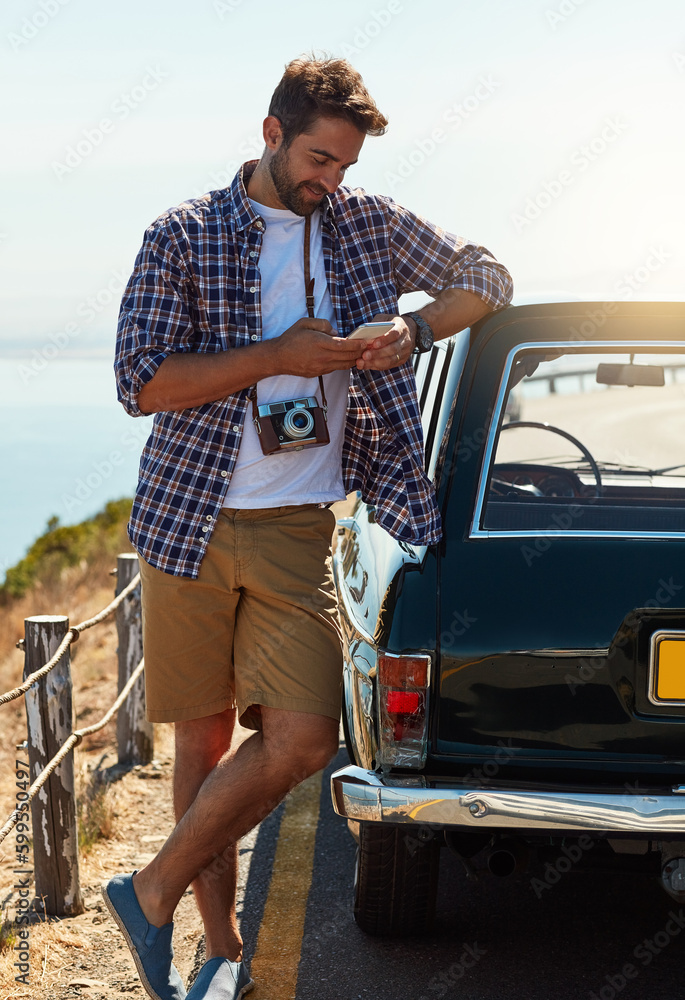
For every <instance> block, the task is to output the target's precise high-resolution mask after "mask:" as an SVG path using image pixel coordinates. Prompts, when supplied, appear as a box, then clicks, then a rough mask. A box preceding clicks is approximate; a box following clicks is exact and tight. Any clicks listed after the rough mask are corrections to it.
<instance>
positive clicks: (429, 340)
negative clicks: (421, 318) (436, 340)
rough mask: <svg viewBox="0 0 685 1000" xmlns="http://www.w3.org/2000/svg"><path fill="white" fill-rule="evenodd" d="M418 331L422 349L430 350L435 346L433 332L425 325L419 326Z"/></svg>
mask: <svg viewBox="0 0 685 1000" xmlns="http://www.w3.org/2000/svg"><path fill="white" fill-rule="evenodd" d="M418 332H419V344H420V347H421V351H422V352H423V351H430V349H431V347H432V346H433V334H432V333H431V331H430V330H429V329H427V328H426V327H425V326H423V325H422V326H421V327H420V328H419V331H418Z"/></svg>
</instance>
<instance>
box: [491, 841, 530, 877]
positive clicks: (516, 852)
mask: <svg viewBox="0 0 685 1000" xmlns="http://www.w3.org/2000/svg"><path fill="white" fill-rule="evenodd" d="M528 856H529V852H528V848H527V846H526V845H525V844H524V843H523V841H520V840H500V841H499V843H498V845H497V847H496V848H495V849H494V850H492V851H491V852H490V854H489V856H488V869H489V871H490V872H491V873H492V874H493V875H496V876H497V877H498V878H507V877H508V876H509V875H513V874H514V872H522V871H525V870H526V868H527V867H528Z"/></svg>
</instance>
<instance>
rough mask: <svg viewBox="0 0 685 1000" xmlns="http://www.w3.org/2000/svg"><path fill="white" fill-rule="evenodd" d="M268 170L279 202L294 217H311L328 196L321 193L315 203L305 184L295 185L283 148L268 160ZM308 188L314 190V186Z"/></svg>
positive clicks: (285, 150) (325, 192) (323, 192)
mask: <svg viewBox="0 0 685 1000" xmlns="http://www.w3.org/2000/svg"><path fill="white" fill-rule="evenodd" d="M268 170H269V174H270V176H271V180H272V182H273V186H274V188H275V189H276V194H277V195H278V198H279V201H280V202H281V203H282V204H283V205H285V207H286V208H287V209H289V210H290V211H291V212H294V213H295V215H311V214H312V212H315V211H316V209H317V208H319V206H320V205H321V203H322V202H323V200H324V198H325V197H326V195H327V194H328V192H327V191H322V192H321V197H320V198H319V199H318V201H317V200H316V198H314V197H313V196H312V195H311V194H310V193H309V191H308V190H307V186H306V184H305V182H300V183H299V184H296V183H295V181H294V180H293V176H292V173H291V172H290V163H289V160H288V153H287V149H286V148H284V147H283V146H281V148H280V149H278V150H277V151H276V152H275V153H274V155H273V156H272V157H271V159H270V160H269V164H268ZM310 187H312V189H313V190H316V187H315V185H310ZM317 193H318V192H317Z"/></svg>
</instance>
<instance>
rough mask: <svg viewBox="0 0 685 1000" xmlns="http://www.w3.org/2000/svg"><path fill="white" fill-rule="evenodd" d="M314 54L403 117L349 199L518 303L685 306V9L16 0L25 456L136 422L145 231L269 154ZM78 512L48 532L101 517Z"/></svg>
mask: <svg viewBox="0 0 685 1000" xmlns="http://www.w3.org/2000/svg"><path fill="white" fill-rule="evenodd" d="M312 50H314V51H316V52H319V53H322V52H325V53H329V54H331V55H334V56H341V57H345V58H348V59H349V60H350V62H352V64H353V65H354V66H355V67H356V68H357V69H358V70H359V71H360V72H361V74H362V76H363V78H364V81H365V83H366V85H367V87H368V89H369V91H370V92H371V94H372V95H373V97H374V99H375V100H376V102H377V104H378V106H379V108H380V109H381V110H382V111H383V113H384V114H385V115H386V116H387V117H388V119H389V123H390V125H389V129H388V132H387V134H386V135H385V136H382V137H380V138H372V137H369V138H367V140H366V141H365V144H364V147H363V149H362V153H361V156H360V159H359V162H358V164H356V165H355V166H353V167H352V168H351V169H350V170H349V171H348V174H347V177H346V183H348V184H351V185H352V186H360V187H363V188H365V189H366V190H368V191H371V192H374V193H382V194H388V195H391V196H392V197H393V198H395V199H396V200H397V201H398V202H400V203H402V204H404V205H406V206H407V207H408V208H410V209H412V210H413V211H415V212H418V213H420V214H422V215H424V216H426V217H427V218H429V219H430V220H431V221H433V222H436V223H439V224H440V225H442V226H444V227H445V228H446V229H448V230H450V231H452V232H454V233H457V234H459V235H463V236H466V237H469V238H470V239H473V240H476V241H477V242H479V243H481V244H482V245H484V246H485V247H487V248H488V249H489V250H490V251H491V252H492V253H493V254H494V255H495V256H496V257H498V258H499V259H500V260H502V261H503V262H504V263H505V264H506V265H507V266H508V268H509V270H510V271H511V272H512V275H513V277H514V282H515V288H516V297H517V299H518V300H519V301H530V300H535V299H536V298H538V297H545V298H549V297H555V296H556V297H561V298H574V299H600V300H607V299H615V298H618V299H622V300H626V299H683V298H685V267H684V266H683V265H684V263H685V260H684V256H685V251H684V250H683V246H682V241H681V238H680V237H681V234H682V233H683V232H685V200H684V199H683V193H682V186H683V177H685V142H683V138H682V130H683V117H684V116H683V107H684V103H685V102H684V98H685V7H684V6H683V3H682V0H652V2H651V3H649V4H647V3H645V2H643V0H421V2H419V0H347V2H346V3H345V4H335V5H333V4H324V3H322V2H321V0H317V2H313V0H292V2H290V3H287V4H285V3H282V2H276V0H194V2H193V3H190V2H188V0H135V2H134V0H117V2H116V3H112V2H111V0H5V2H4V3H3V4H2V7H1V8H0V192H1V194H0V279H1V280H0V420H1V421H2V425H3V427H4V428H5V435H4V437H5V441H6V440H7V439H8V437H10V436H11V434H12V433H14V432H13V431H12V430H11V428H12V427H13V426H18V425H16V424H15V425H13V424H12V423H11V420H10V413H11V412H16V411H17V410H18V409H21V408H23V412H24V413H25V414H26V413H28V412H29V410H30V409H31V408H36V407H39V406H41V405H42V406H50V407H57V406H59V405H63V404H65V403H67V402H68V403H69V405H70V406H72V407H81V408H82V409H83V411H84V412H85V411H86V410H88V408H89V407H92V406H94V405H100V406H102V407H111V408H112V412H114V410H117V409H118V407H117V404H116V402H115V393H114V385H113V379H112V375H111V358H112V354H113V346H114V337H115V330H116V317H117V312H118V306H119V301H120V299H121V293H122V290H123V288H124V285H125V283H126V281H127V279H128V276H129V274H130V272H131V270H132V268H133V263H134V259H135V256H136V253H137V251H138V249H139V247H140V244H141V241H142V237H143V232H144V230H145V228H146V227H147V226H148V225H149V224H150V223H151V222H152V221H153V220H154V219H155V218H156V217H157V216H158V215H159V214H161V213H162V212H163V211H165V210H166V209H167V208H168V207H170V206H172V205H175V204H178V203H179V202H181V201H183V200H186V199H187V198H190V197H194V196H196V195H199V194H201V193H203V192H205V191H208V190H212V189H215V188H221V187H224V186H226V185H227V184H229V183H230V181H231V179H232V177H233V175H234V173H235V171H236V170H237V168H238V166H239V164H240V163H241V162H243V161H244V160H246V159H250V158H255V157H258V156H259V155H260V154H261V151H262V148H263V143H262V138H261V128H262V121H263V119H264V117H265V115H266V113H267V108H268V103H269V99H270V96H271V93H272V91H273V89H274V87H275V86H276V84H277V82H278V80H279V78H280V76H281V74H282V72H283V67H284V65H285V64H286V63H287V62H288V61H289V60H290V59H292V58H294V57H295V56H297V55H299V54H301V53H303V52H309V51H312ZM419 304H420V302H417V301H411V302H407V303H406V304H405V303H402V307H403V308H405V309H406V308H408V307H410V306H413V307H416V306H418V305H419ZM76 361H78V364H76ZM67 362H69V364H68V363H67ZM127 419H128V418H125V417H124V415H123V411H121V412H117V415H116V421H120V420H127ZM112 420H113V421H114V420H115V418H114V417H113V418H112ZM28 427H29V423H28V422H27V421H26V420H25V421H24V422H23V423H22V424H21V426H19V431H18V432H17V433H19V432H25V433H26V434H28V433H29V430H28V429H27V428H28ZM123 427H124V425H123V424H121V423H119V422H117V424H116V435H117V438H116V441H115V445H116V447H119V444H118V442H119V440H120V438H121V437H122V436H124V435H125V434H126V430H125V429H123ZM41 428H45V422H44V421H38V422H37V423H35V425H34V424H31V428H30V435H31V447H32V449H33V450H35V451H36V452H37V453H38V457H40V453H41V448H42V449H47V448H53V447H54V445H53V443H51V442H50V439H49V434H48V433H47V430H45V431H44V432H43V431H41ZM75 434H76V432H75V431H70V435H71V436H74V435H75ZM0 443H3V442H2V441H0ZM78 444H79V442H78V440H75V441H66V442H65V452H68V451H70V450H71V449H72V448H78ZM102 447H103V448H104V447H105V446H104V445H103V446H102ZM107 447H109V448H111V447H112V445H111V444H108V445H107ZM136 448H138V443H137V444H136ZM134 450H135V449H134ZM103 454H104V452H103ZM31 459H32V461H34V464H35V456H34V455H32V456H31ZM129 460H130V463H131V469H132V470H134V469H135V464H136V463H137V455H133V454H132V453H131V455H129V454H128V452H127V461H129ZM89 461H91V460H90V459H89ZM92 461H101V459H98V458H97V456H96V457H95V458H93V459H92ZM88 468H89V466H88ZM127 468H128V466H127ZM85 470H86V467H85V466H83V461H82V464H81V466H80V467H79V466H75V467H74V468H73V469H71V468H70V469H69V472H68V476H69V477H70V478H69V482H70V483H75V482H77V480H78V479H79V478H80V477H83V476H84V475H85V474H86V473H85ZM27 474H28V473H27ZM127 475H128V473H127ZM129 478H130V488H129V480H128V479H127V480H126V484H125V488H126V489H127V490H129V491H130V492H132V490H133V488H134V485H135V473H134V471H132V472H131V473H130V477H129ZM110 485H111V489H112V490H113V491H114V489H115V481H114V479H112V481H111V484H110ZM116 486H117V489H118V488H119V482H118V480H117V484H116ZM122 488H123V487H122ZM106 494H107V490H106V489H103V490H101V491H100V492H99V493H98V494H97V495H96V496H94V497H93V506H94V509H97V507H99V506H101V503H102V502H104V500H105V499H108V498H109V497H108V496H107V495H106ZM113 495H114V494H113ZM63 496H64V491H63V492H62V494H61V497H62V501H60V502H59V503H58V502H57V500H56V501H55V503H54V504H52V507H51V506H50V503H52V501H50V503H49V502H48V501H49V500H50V498H49V497H47V496H46V498H45V503H44V505H43V506H44V508H45V516H47V514H48V513H49V511H50V510H52V509H55V510H56V512H57V513H59V514H60V515H61V516H62V517H63V519H64V520H65V521H68V520H69V519H70V518H71V519H72V520H73V519H78V516H77V515H85V514H86V513H90V512H91V511H90V510H87V509H86V507H83V508H80V509H79V510H76V511H70V510H65V509H64V508H65V504H64V502H63ZM67 506H68V505H67ZM42 510H43V508H41V511H42ZM42 516H43V515H42V514H41V517H42ZM36 517H38V515H37V514H36ZM41 526H42V525H41V524H40V523H36V525H35V528H36V529H39V528H40V527H41ZM16 544H17V546H18V545H19V542H18V540H16ZM9 558H10V556H9V555H7V557H6V558H5V562H7V560H8V559H9ZM2 561H3V555H2V552H0V564H1V563H2ZM0 568H1V567H0Z"/></svg>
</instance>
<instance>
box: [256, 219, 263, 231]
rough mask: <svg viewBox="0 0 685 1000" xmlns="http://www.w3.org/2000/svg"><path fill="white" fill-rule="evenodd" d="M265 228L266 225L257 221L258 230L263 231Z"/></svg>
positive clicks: (259, 220)
mask: <svg viewBox="0 0 685 1000" xmlns="http://www.w3.org/2000/svg"><path fill="white" fill-rule="evenodd" d="M263 228H264V223H263V222H262V220H261V219H257V229H263Z"/></svg>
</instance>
